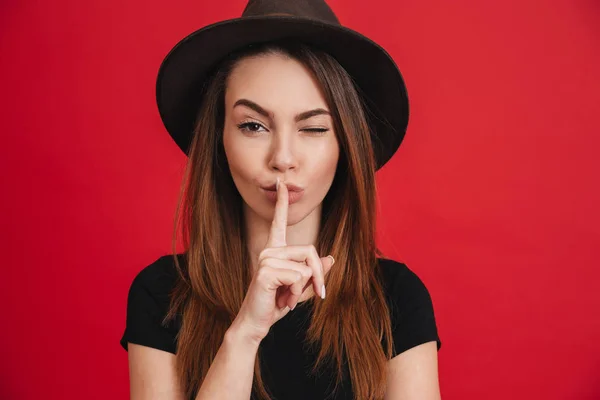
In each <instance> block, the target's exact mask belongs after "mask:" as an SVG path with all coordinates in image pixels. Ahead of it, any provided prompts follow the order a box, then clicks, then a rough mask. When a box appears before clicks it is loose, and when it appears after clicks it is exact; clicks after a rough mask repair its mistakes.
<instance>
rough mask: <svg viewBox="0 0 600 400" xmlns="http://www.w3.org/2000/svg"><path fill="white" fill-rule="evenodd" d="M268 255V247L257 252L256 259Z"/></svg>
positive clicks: (259, 259)
mask: <svg viewBox="0 0 600 400" xmlns="http://www.w3.org/2000/svg"><path fill="white" fill-rule="evenodd" d="M268 256H269V248H268V247H267V248H266V249H263V250H262V251H261V252H260V253H258V261H259V262H260V261H262V259H263V258H265V257H268Z"/></svg>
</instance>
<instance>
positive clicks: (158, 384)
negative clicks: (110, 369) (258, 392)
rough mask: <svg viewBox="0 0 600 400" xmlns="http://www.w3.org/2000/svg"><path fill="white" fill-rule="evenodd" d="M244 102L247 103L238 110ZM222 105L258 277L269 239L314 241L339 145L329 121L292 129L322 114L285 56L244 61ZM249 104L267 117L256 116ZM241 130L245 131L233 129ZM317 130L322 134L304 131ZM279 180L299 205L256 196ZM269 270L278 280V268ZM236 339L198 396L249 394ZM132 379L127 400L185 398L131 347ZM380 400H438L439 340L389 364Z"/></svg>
mask: <svg viewBox="0 0 600 400" xmlns="http://www.w3.org/2000/svg"><path fill="white" fill-rule="evenodd" d="M240 99H246V100H249V101H251V102H252V103H246V104H242V105H237V106H235V107H234V105H235V104H236V102H238V100H240ZM225 103H226V104H225V105H226V112H225V129H224V137H223V140H224V146H225V151H226V154H227V160H228V163H229V167H230V170H231V174H232V176H233V180H234V183H235V185H236V187H237V189H238V191H239V192H240V195H241V196H242V198H243V200H244V203H245V205H244V215H245V218H246V226H247V229H248V231H247V235H248V236H247V237H248V238H249V240H250V241H249V250H250V254H251V255H252V260H253V265H252V268H253V269H256V268H257V267H258V265H259V260H258V259H259V256H260V254H261V251H263V249H265V247H266V245H267V247H268V245H269V244H270V243H274V240H275V242H277V241H279V242H282V243H286V244H287V245H288V246H302V245H307V244H314V243H315V242H316V238H317V234H318V232H319V218H320V213H321V203H322V201H323V198H324V197H325V195H326V194H327V192H328V190H329V188H330V187H331V183H332V182H333V178H334V175H335V168H336V164H337V161H338V157H339V146H338V142H337V139H336V136H335V132H334V131H333V125H332V121H331V117H330V116H328V115H326V114H324V115H317V116H312V117H311V118H308V119H305V120H302V121H296V119H295V117H296V116H297V115H298V114H299V113H303V112H305V111H308V110H313V109H319V108H320V109H323V110H328V108H327V106H326V104H325V101H324V98H323V96H322V93H321V91H320V89H319V86H318V84H317V83H316V82H315V80H314V79H313V77H312V76H311V74H310V72H309V71H308V70H307V69H306V68H305V67H304V66H302V65H301V64H300V63H299V62H297V61H295V60H292V59H289V58H287V57H285V56H282V55H266V56H260V57H253V58H246V59H244V60H242V61H241V62H240V63H239V64H238V65H237V66H236V68H235V69H234V70H233V71H232V74H231V76H230V78H229V80H228V82H227V90H226V95H225ZM254 105H259V106H260V107H261V108H262V109H264V110H265V111H267V112H268V113H269V114H270V116H264V115H262V114H261V113H259V112H258V111H257V110H256V107H255V106H254ZM246 122H249V123H250V124H249V125H246V126H245V127H242V128H240V127H239V125H240V124H242V123H246ZM316 128H318V129H322V130H325V131H324V132H310V131H307V129H316ZM277 177H279V178H281V179H282V180H283V181H284V182H287V183H292V184H295V185H297V186H301V187H303V188H304V196H303V197H302V199H301V200H300V201H299V202H297V203H294V204H291V205H289V206H287V201H286V199H285V197H284V196H283V195H281V196H278V200H277V209H279V211H280V212H276V207H275V205H274V204H273V203H272V202H270V201H268V200H267V199H266V197H265V194H264V193H263V192H262V190H261V188H260V187H261V186H268V185H271V184H273V183H275V180H276V178H277ZM282 201H283V202H285V203H286V206H285V207H284V206H283V205H282ZM282 209H283V210H285V211H286V212H281V210H282ZM330 267H331V265H328V266H327V270H328V269H329V268H330ZM273 271H275V272H277V273H280V274H283V272H282V271H283V270H279V271H276V270H273ZM325 272H326V271H325ZM312 295H314V291H313V290H312V287H311V285H307V286H306V290H304V292H303V294H302V296H301V297H300V301H303V300H305V299H307V298H308V297H310V296H312ZM232 327H233V325H232ZM239 331H240V329H231V330H230V331H228V333H227V334H226V337H225V340H224V342H223V345H222V346H221V348H220V349H219V351H218V353H217V356H216V358H215V360H214V361H213V363H212V364H211V368H210V370H209V374H208V375H207V377H206V379H205V385H206V387H205V385H203V388H202V390H201V392H203V393H204V394H203V393H199V395H198V397H197V398H215V396H214V395H213V394H216V393H219V396H218V398H232V399H233V398H240V397H239V395H240V394H242V393H243V394H244V395H245V394H246V393H248V391H249V388H250V383H251V379H252V373H253V370H252V367H253V364H254V357H255V354H256V348H257V344H256V343H250V342H248V341H247V339H245V338H244V335H241V334H239ZM129 371H130V392H131V398H132V399H159V398H160V399H178V400H179V399H183V396H182V394H181V389H180V388H179V387H178V384H177V380H176V378H175V372H174V371H175V356H174V355H173V354H170V353H168V352H164V351H162V350H157V349H153V348H149V347H145V346H140V345H136V344H131V343H130V344H129ZM223 387H226V388H228V390H227V393H222V392H218V390H222V388H223ZM213 390H214V392H213ZM221 395H222V396H221ZM227 396H230V397H227ZM236 396H237V397H236ZM385 398H386V400H417V399H419V400H437V399H440V391H439V384H438V365H437V348H436V343H435V342H428V343H424V344H421V345H419V346H416V347H413V348H412V349H409V350H407V351H405V352H403V353H401V354H399V355H397V356H396V357H394V358H393V359H392V360H390V361H389V363H388V386H387V390H386V397H385Z"/></svg>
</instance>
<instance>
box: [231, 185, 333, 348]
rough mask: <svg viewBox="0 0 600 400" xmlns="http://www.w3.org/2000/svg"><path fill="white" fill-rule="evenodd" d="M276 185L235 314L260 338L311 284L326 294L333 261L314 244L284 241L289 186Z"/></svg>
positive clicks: (321, 294) (241, 323)
mask: <svg viewBox="0 0 600 400" xmlns="http://www.w3.org/2000/svg"><path fill="white" fill-rule="evenodd" d="M277 186H278V187H277V202H276V204H275V215H274V216H273V223H272V225H271V231H270V233H269V238H268V240H267V244H266V246H265V248H264V250H262V251H261V252H260V254H259V257H258V267H257V268H256V271H255V273H254V276H253V278H252V281H251V282H250V286H249V288H248V292H247V293H246V297H245V298H244V301H243V303H242V306H241V308H240V312H239V313H238V315H237V317H236V320H237V322H238V323H239V324H240V325H242V326H243V327H244V329H245V330H246V332H248V333H249V335H250V336H251V337H252V338H253V339H256V340H257V341H259V342H260V341H261V340H262V339H263V338H264V337H265V336H266V335H267V333H268V332H269V329H270V328H271V326H272V325H273V324H274V323H275V322H277V321H279V319H281V318H282V317H283V316H285V315H286V314H287V313H288V312H290V309H292V310H293V309H294V308H295V307H296V304H297V303H298V300H299V299H300V297H301V296H302V294H303V293H304V291H305V290H306V289H307V288H308V287H309V286H310V285H312V286H313V290H314V292H315V294H316V295H318V296H320V297H321V298H323V299H324V298H325V275H326V274H327V273H328V272H329V270H330V269H331V267H332V265H333V263H334V259H333V257H332V256H327V257H319V255H318V254H317V251H316V249H315V246H313V245H306V246H288V245H287V243H286V238H285V236H286V230H287V219H288V206H289V197H288V189H287V187H286V185H285V183H283V182H279V180H278V185H277Z"/></svg>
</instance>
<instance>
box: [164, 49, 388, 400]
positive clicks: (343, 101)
mask: <svg viewBox="0 0 600 400" xmlns="http://www.w3.org/2000/svg"><path fill="white" fill-rule="evenodd" d="M265 53H276V54H283V55H287V56H289V57H292V58H294V59H295V60H298V61H299V62H301V63H303V64H304V65H305V66H306V67H307V68H308V69H309V70H310V71H312V73H313V74H314V77H315V78H316V80H317V82H318V83H319V85H320V86H321V89H322V91H323V94H324V96H325V100H326V102H327V105H328V107H329V108H330V111H331V115H332V118H333V124H334V131H335V133H336V135H337V136H338V143H339V145H340V157H339V162H338V165H337V170H336V174H335V177H334V180H333V184H332V186H331V188H330V190H329V192H328V193H327V195H326V196H325V198H324V200H323V207H322V215H321V227H322V228H321V230H320V232H319V236H318V239H317V243H316V244H315V247H316V249H317V252H318V253H319V254H321V255H323V254H331V255H333V256H334V257H335V260H336V263H335V266H334V268H332V270H331V271H330V272H329V274H328V276H327V277H326V286H327V294H328V295H327V298H326V299H325V300H324V301H318V302H314V301H311V300H313V299H312V298H311V299H309V300H307V301H309V302H310V307H312V310H313V317H312V321H311V323H310V326H309V328H308V332H307V335H306V344H307V345H308V346H310V348H313V349H318V355H317V360H316V363H315V365H314V367H313V369H312V373H317V371H318V370H319V369H320V368H321V367H323V366H324V365H326V364H329V363H333V365H334V366H335V369H336V372H337V375H336V376H337V380H336V385H335V388H334V392H335V391H336V390H337V389H338V385H339V383H340V382H341V379H342V376H343V371H344V364H346V365H347V367H348V371H349V375H350V378H351V381H352V382H351V383H352V388H353V391H354V393H355V396H356V398H357V399H382V398H383V397H384V394H385V386H386V368H387V360H389V359H390V358H391V356H392V351H393V348H392V346H393V342H392V331H391V321H390V315H389V309H388V305H387V303H386V300H385V295H384V290H383V286H382V282H381V281H380V278H379V271H378V268H377V267H378V263H377V256H378V255H382V253H381V251H379V249H378V248H377V246H376V244H375V219H376V186H375V157H374V153H373V148H372V145H371V139H370V130H369V125H368V123H367V117H366V114H365V113H366V111H367V108H366V106H365V105H364V102H363V98H362V96H361V95H360V93H359V92H358V89H357V87H356V86H355V85H354V83H353V81H352V78H351V77H350V75H349V74H348V73H347V72H346V71H345V70H344V69H343V68H342V67H341V66H340V64H339V63H338V62H337V61H336V60H335V59H334V58H333V57H332V56H330V55H329V54H328V53H325V52H323V51H320V50H318V49H315V48H311V47H308V46H306V45H304V44H300V43H292V42H286V43H270V44H267V45H264V44H263V45H259V46H252V47H251V48H247V49H245V50H244V51H241V52H238V53H236V54H233V55H231V56H230V57H229V58H228V59H227V60H225V61H224V62H223V63H222V64H221V65H220V66H219V68H217V69H216V70H215V71H214V73H212V74H211V79H210V80H209V81H208V83H207V85H206V86H205V87H204V88H202V91H203V98H204V99H205V100H204V102H203V103H202V106H201V107H200V110H199V113H198V118H197V121H196V126H195V129H194V136H193V139H192V141H191V144H190V151H189V160H188V163H187V167H186V170H185V174H184V179H183V182H182V187H181V194H180V200H179V204H178V207H177V212H176V218H175V231H174V234H173V256H174V258H175V264H176V267H177V271H178V281H177V283H176V285H175V288H174V290H173V292H172V297H171V308H170V311H169V313H168V315H167V316H166V318H165V322H167V321H169V320H171V319H173V318H175V316H176V315H179V316H180V317H181V328H180V330H179V334H178V337H177V341H178V346H177V361H176V365H177V367H176V368H177V374H178V376H179V378H180V382H181V385H182V387H183V389H184V392H185V395H186V398H193V397H194V396H195V393H197V391H198V389H199V388H200V386H201V385H202V381H203V379H204V377H205V376H206V373H207V372H208V369H209V367H210V365H211V363H212V361H213V359H214V357H215V355H216V353H217V351H218V349H219V347H220V345H221V342H222V340H223V336H224V334H225V332H226V330H227V329H228V328H229V326H230V325H231V323H232V322H233V320H234V318H235V317H236V315H237V313H238V311H239V309H240V307H241V305H242V302H243V300H244V297H245V295H246V292H247V289H248V287H249V285H250V281H251V279H252V276H251V267H250V266H251V262H250V255H249V250H248V247H247V239H246V238H245V237H244V232H245V230H244V218H243V215H242V213H243V211H242V204H243V203H242V201H243V200H242V198H241V196H240V194H239V192H238V191H237V189H236V187H235V185H234V182H233V179H232V177H231V174H230V171H229V167H228V164H227V160H226V157H225V151H224V148H223V140H222V136H223V125H224V116H225V110H224V106H225V100H224V93H225V89H226V83H227V77H228V75H229V73H230V72H231V70H232V68H233V67H234V66H235V65H236V63H237V62H238V61H239V60H240V59H241V58H243V57H246V56H254V55H259V54H265ZM178 222H180V223H181V232H182V234H183V244H184V248H185V249H186V254H185V257H186V262H185V263H180V262H179V260H178V257H177V253H176V239H177V232H178ZM253 395H257V396H258V397H259V398H260V399H270V396H269V393H268V388H267V387H266V385H265V383H264V381H263V379H262V376H261V373H260V352H259V354H258V355H257V358H256V362H255V367H254V382H253Z"/></svg>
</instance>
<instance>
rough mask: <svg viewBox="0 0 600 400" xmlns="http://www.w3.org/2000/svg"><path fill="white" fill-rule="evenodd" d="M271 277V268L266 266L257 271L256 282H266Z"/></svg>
mask: <svg viewBox="0 0 600 400" xmlns="http://www.w3.org/2000/svg"><path fill="white" fill-rule="evenodd" d="M270 275H271V267H269V266H266V265H265V266H263V267H261V268H260V269H259V270H258V271H256V280H257V281H261V282H264V281H266V280H267V279H268V278H269V276H270Z"/></svg>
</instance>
